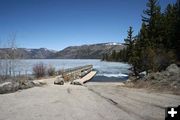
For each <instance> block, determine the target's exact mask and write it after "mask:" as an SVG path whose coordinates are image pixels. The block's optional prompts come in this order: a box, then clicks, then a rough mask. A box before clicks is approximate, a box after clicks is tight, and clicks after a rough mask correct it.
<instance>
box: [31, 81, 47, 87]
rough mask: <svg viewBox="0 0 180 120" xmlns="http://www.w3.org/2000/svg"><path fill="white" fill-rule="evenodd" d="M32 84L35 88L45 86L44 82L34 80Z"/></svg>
mask: <svg viewBox="0 0 180 120" xmlns="http://www.w3.org/2000/svg"><path fill="white" fill-rule="evenodd" d="M32 82H33V83H34V85H35V86H42V85H46V84H47V83H46V82H45V81H44V80H34V81H32Z"/></svg>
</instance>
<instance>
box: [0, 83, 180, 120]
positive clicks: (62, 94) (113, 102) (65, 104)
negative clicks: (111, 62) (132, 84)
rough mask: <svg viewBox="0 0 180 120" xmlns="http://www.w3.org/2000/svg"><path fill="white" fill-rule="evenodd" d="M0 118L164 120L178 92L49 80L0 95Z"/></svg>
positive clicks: (5, 119)
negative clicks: (49, 82) (157, 91)
mask: <svg viewBox="0 0 180 120" xmlns="http://www.w3.org/2000/svg"><path fill="white" fill-rule="evenodd" d="M0 103H1V105H0V120H153V119H154V120H161V119H162V120H163V119H164V115H165V110H164V107H166V106H176V105H178V104H180V96H176V95H170V94H159V93H149V92H147V91H146V90H140V89H131V88H125V87H120V86H118V85H117V84H104V85H103V84H98V85H96V84H87V85H86V86H85V87H84V86H73V85H64V86H58V85H53V84H49V85H46V86H44V87H35V88H31V89H27V90H22V91H18V92H15V93H10V94H3V95H0Z"/></svg>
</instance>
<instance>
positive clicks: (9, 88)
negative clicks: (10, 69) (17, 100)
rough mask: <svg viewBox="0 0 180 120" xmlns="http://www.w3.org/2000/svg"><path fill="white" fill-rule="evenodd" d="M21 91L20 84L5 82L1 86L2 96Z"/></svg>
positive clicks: (0, 92)
mask: <svg viewBox="0 0 180 120" xmlns="http://www.w3.org/2000/svg"><path fill="white" fill-rule="evenodd" d="M18 89H19V83H18V82H4V83H2V84H0V94H3V93H9V92H14V91H17V90H18Z"/></svg>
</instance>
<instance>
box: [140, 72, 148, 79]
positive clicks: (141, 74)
mask: <svg viewBox="0 0 180 120" xmlns="http://www.w3.org/2000/svg"><path fill="white" fill-rule="evenodd" d="M146 74H147V72H146V71H143V72H141V73H139V76H140V78H143V77H144V76H145V75H146Z"/></svg>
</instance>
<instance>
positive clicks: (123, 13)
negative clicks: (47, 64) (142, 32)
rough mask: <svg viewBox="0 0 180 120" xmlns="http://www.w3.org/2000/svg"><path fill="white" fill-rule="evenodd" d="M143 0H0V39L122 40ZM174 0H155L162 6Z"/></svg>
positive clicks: (57, 46)
mask: <svg viewBox="0 0 180 120" xmlns="http://www.w3.org/2000/svg"><path fill="white" fill-rule="evenodd" d="M146 2H147V0H0V42H1V44H4V43H5V42H6V41H7V40H8V38H9V36H10V34H12V33H15V34H16V41H17V45H18V47H26V48H42V47H45V48H49V49H54V50H61V49H63V48H65V47H67V46H73V45H82V44H93V43H104V42H123V40H124V38H125V37H126V36H127V29H128V27H129V26H132V27H133V28H134V35H135V34H137V33H138V31H139V29H140V26H141V15H142V11H143V9H145V8H146V7H145V5H146ZM174 2H175V0H159V3H160V5H161V7H162V8H163V9H164V8H165V6H166V5H167V4H168V3H174Z"/></svg>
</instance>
